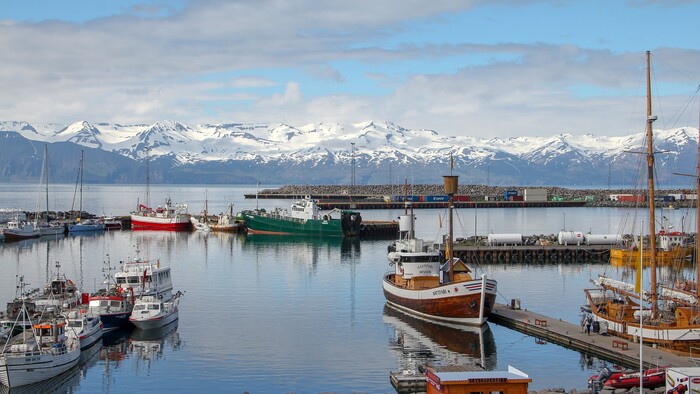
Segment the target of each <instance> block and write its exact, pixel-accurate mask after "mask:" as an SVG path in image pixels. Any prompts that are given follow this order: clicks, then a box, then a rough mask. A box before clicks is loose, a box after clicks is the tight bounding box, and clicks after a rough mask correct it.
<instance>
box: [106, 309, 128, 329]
mask: <svg viewBox="0 0 700 394" xmlns="http://www.w3.org/2000/svg"><path fill="white" fill-rule="evenodd" d="M129 315H131V312H130V311H129V312H119V313H104V314H101V315H100V320H102V326H103V327H102V329H103V330H104V331H105V332H107V331H114V330H117V329H119V328H121V327H126V326H128V325H129Z"/></svg>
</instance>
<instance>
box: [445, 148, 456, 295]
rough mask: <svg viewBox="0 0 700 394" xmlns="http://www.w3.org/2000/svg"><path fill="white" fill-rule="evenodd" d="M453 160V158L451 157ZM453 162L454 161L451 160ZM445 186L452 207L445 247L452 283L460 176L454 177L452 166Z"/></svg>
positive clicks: (446, 176)
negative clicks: (454, 219) (453, 214)
mask: <svg viewBox="0 0 700 394" xmlns="http://www.w3.org/2000/svg"><path fill="white" fill-rule="evenodd" d="M450 159H451V157H450ZM451 161H452V160H451ZM442 178H443V184H444V187H445V194H447V196H448V197H449V206H450V235H449V238H448V239H447V245H446V247H445V255H446V257H447V262H448V264H449V267H450V282H454V270H453V269H452V249H453V246H454V245H453V243H452V240H453V239H454V234H453V232H454V226H453V224H452V211H453V209H454V195H455V193H457V179H458V178H459V176H457V175H452V165H450V175H443V177H442Z"/></svg>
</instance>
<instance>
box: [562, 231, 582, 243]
mask: <svg viewBox="0 0 700 394" xmlns="http://www.w3.org/2000/svg"><path fill="white" fill-rule="evenodd" d="M557 242H558V243H559V245H581V244H582V243H583V233H582V232H580V231H560V232H559V235H557Z"/></svg>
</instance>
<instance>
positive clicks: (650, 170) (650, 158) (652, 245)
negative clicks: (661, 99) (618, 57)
mask: <svg viewBox="0 0 700 394" xmlns="http://www.w3.org/2000/svg"><path fill="white" fill-rule="evenodd" d="M650 57H651V52H650V51H647V130H646V132H647V184H648V186H647V187H648V190H649V196H648V197H649V198H648V200H649V201H647V203H648V204H649V253H650V254H649V258H650V259H651V310H652V315H653V316H656V312H657V300H658V295H657V289H656V220H655V218H656V213H655V209H654V208H655V196H654V147H653V138H654V136H653V132H652V123H654V121H655V120H656V119H657V118H656V116H652V114H651V60H650ZM643 247H644V245H640V248H643Z"/></svg>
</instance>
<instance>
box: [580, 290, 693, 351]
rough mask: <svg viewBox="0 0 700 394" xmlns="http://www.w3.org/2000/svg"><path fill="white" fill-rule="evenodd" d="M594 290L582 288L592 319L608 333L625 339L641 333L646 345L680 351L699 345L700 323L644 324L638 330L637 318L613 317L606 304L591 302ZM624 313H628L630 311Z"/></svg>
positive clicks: (632, 338) (635, 338)
mask: <svg viewBox="0 0 700 394" xmlns="http://www.w3.org/2000/svg"><path fill="white" fill-rule="evenodd" d="M595 291H598V289H593V290H592V289H587V290H584V292H585V293H586V296H587V299H588V303H589V305H590V307H591V313H592V314H593V321H594V322H596V321H597V322H598V324H599V325H601V326H602V325H605V326H606V329H607V332H608V333H609V334H612V335H615V336H618V337H621V338H624V339H627V340H637V338H639V336H640V334H641V336H642V340H643V342H644V343H645V344H646V345H652V344H655V345H657V346H662V347H666V348H670V349H673V350H676V351H680V352H689V351H690V348H691V347H700V324H687V325H669V324H665V325H660V326H650V325H644V326H643V327H642V329H641V330H640V325H639V321H638V320H636V319H635V320H632V319H629V320H623V319H615V318H613V317H611V316H615V315H616V313H612V312H611V313H610V314H609V313H608V312H607V309H606V308H608V306H607V305H601V306H599V305H596V304H595V302H593V300H594V299H595V295H594V293H592V292H595ZM678 309H682V308H678ZM619 313H622V312H619ZM626 313H627V314H629V313H630V312H626Z"/></svg>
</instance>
